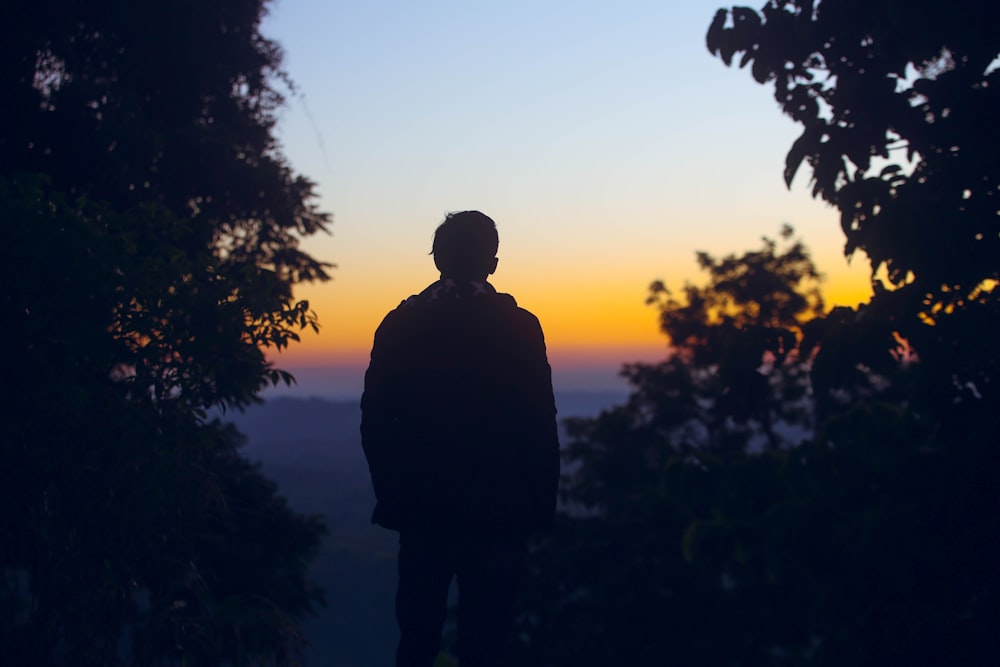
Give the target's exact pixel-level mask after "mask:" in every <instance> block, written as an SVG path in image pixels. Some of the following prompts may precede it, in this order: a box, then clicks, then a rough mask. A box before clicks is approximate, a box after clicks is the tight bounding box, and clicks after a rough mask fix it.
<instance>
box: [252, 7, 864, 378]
mask: <svg viewBox="0 0 1000 667" xmlns="http://www.w3.org/2000/svg"><path fill="white" fill-rule="evenodd" d="M750 4H752V5H754V6H756V4H758V3H750ZM720 6H722V4H721V3H719V2H718V1H717V0H687V1H686V2H677V3H670V2H663V1H662V0H657V1H633V0H620V1H619V2H614V3H611V2H573V3H571V2H567V1H561V2H555V1H552V0H533V1H531V2H528V1H522V0H506V1H505V2H489V3H468V2H457V1H444V0H425V1H423V2H402V1H395V2H390V1H385V0H339V1H336V2H327V1H325V0H276V1H275V2H274V3H273V4H272V6H271V13H270V16H269V17H268V18H267V20H266V21H265V23H264V25H263V32H264V34H265V35H267V36H269V37H271V38H273V39H275V40H277V41H278V42H279V43H280V44H281V45H282V47H283V48H284V51H285V67H286V69H287V71H288V72H289V74H290V75H291V77H292V79H293V80H294V81H295V83H296V85H297V93H296V94H294V95H289V96H288V104H287V106H286V108H285V109H284V110H283V112H282V113H281V117H280V123H279V127H278V136H279V138H280V140H281V142H282V144H283V147H284V151H285V154H286V155H287V156H288V158H289V160H290V161H291V163H292V165H293V167H294V168H295V170H296V171H298V172H300V173H302V174H304V175H306V176H307V177H309V178H310V179H312V180H314V181H315V182H316V183H317V184H318V188H317V189H318V192H319V193H320V195H321V199H320V203H321V206H322V208H323V209H324V210H327V211H329V212H331V213H332V214H333V216H334V219H333V224H332V227H331V231H332V234H331V235H329V236H325V235H324V236H320V237H313V238H310V239H308V240H307V241H306V242H305V247H306V248H307V249H308V250H309V251H310V252H311V253H312V254H314V255H315V256H317V257H318V258H320V259H323V260H326V261H329V262H332V263H334V264H336V265H337V266H338V268H336V269H335V270H334V271H333V276H334V279H333V280H332V281H331V282H328V283H325V284H322V285H315V286H304V287H302V288H300V289H299V290H298V291H297V295H298V296H299V297H301V298H307V299H309V301H310V303H311V305H312V307H313V308H314V309H315V310H316V311H317V313H318V314H319V316H320V322H321V326H322V329H321V332H320V334H319V335H313V334H308V333H307V334H305V335H304V337H303V342H302V343H301V344H299V345H297V346H295V347H293V348H292V349H291V350H289V351H287V352H285V353H283V354H281V355H279V356H277V357H275V360H276V362H277V364H278V365H279V366H280V367H283V368H287V369H289V370H292V371H293V372H295V373H296V375H297V376H298V378H299V381H300V387H299V389H298V391H300V392H305V393H314V394H322V393H347V394H349V393H351V392H353V391H356V390H358V389H359V388H360V384H361V373H362V371H363V368H364V365H365V364H366V362H367V355H368V351H369V348H370V345H371V340H372V334H373V332H374V330H375V328H376V326H377V325H378V323H379V321H380V320H381V318H382V317H383V316H384V315H385V313H386V312H387V311H388V310H389V309H391V308H393V307H395V306H396V305H397V304H398V303H399V301H400V300H401V299H403V298H404V297H406V296H408V295H410V294H413V293H415V292H418V291H420V290H421V289H423V287H424V286H426V285H427V284H428V283H430V282H432V281H433V280H435V279H436V278H437V274H436V272H435V270H434V265H433V262H432V259H431V258H430V257H429V256H428V252H429V250H430V243H431V236H432V234H433V231H434V228H435V227H436V226H437V224H438V223H439V222H440V221H441V219H442V218H443V216H444V214H445V213H447V212H448V211H457V210H463V209H478V210H481V211H483V212H484V213H486V214H487V215H489V216H491V217H492V218H493V219H494V220H496V222H497V226H498V229H499V232H500V251H499V257H500V264H499V268H498V270H497V273H496V275H495V276H494V277H493V279H492V282H493V284H494V285H495V286H496V287H497V288H498V289H499V290H501V291H506V292H510V293H512V294H513V295H514V296H515V297H516V298H517V300H518V302H519V303H520V304H521V305H522V306H524V307H526V308H528V309H529V310H532V311H533V312H534V313H535V314H536V315H538V317H539V319H540V320H541V322H542V325H543V327H544V329H545V333H546V340H547V343H548V348H549V354H550V360H551V362H552V365H553V372H554V378H555V382H556V385H557V388H560V389H563V390H565V389H573V388H581V389H595V388H602V387H607V386H610V385H612V384H615V382H616V381H615V372H616V369H617V368H618V367H619V366H620V365H621V364H622V362H626V361H637V360H645V361H651V360H655V359H658V358H660V357H662V355H663V351H664V339H663V337H662V335H661V334H659V332H658V330H657V325H656V312H655V310H654V309H652V308H650V307H649V306H646V305H644V299H645V296H646V290H647V286H648V285H649V283H650V282H651V281H652V280H654V279H663V280H665V281H666V282H667V285H668V287H678V288H679V287H681V286H682V285H683V284H684V282H685V281H691V282H698V281H699V280H700V279H701V276H700V275H699V273H698V271H697V269H696V265H695V262H694V253H695V251H697V250H705V251H708V252H710V253H713V254H718V255H721V254H728V253H734V252H735V253H740V252H743V251H745V250H749V249H752V248H756V247H758V246H759V244H760V237H761V236H763V235H769V236H772V237H773V236H775V235H776V234H777V232H778V229H779V228H780V226H781V225H782V223H786V222H787V223H790V224H792V225H793V226H794V227H795V229H796V231H797V232H798V234H799V235H800V236H801V237H802V238H803V240H804V241H805V242H806V244H807V245H808V246H809V247H810V248H811V249H812V251H813V253H814V257H815V259H816V261H817V263H818V265H819V267H820V270H821V271H823V272H824V274H825V275H826V277H827V281H826V290H825V291H826V295H827V299H828V301H830V302H831V303H832V304H846V305H856V304H857V303H858V302H860V301H863V300H865V299H866V298H867V295H868V293H869V288H868V272H867V263H866V261H865V259H864V257H861V256H857V257H855V258H854V260H853V262H852V263H851V264H850V265H849V264H848V262H847V260H846V259H845V258H844V257H843V252H842V249H843V244H844V237H843V234H842V233H841V231H840V228H839V222H838V216H837V213H836V211H835V210H834V209H832V208H830V207H829V206H827V205H825V204H823V203H822V202H820V201H816V200H813V199H812V198H811V197H810V195H809V190H808V176H809V173H808V170H806V169H803V171H802V172H800V174H799V177H798V179H797V180H796V182H795V184H794V186H793V188H792V190H791V191H789V190H788V189H786V188H785V185H784V182H783V181H782V170H783V167H784V156H785V153H786V152H787V150H788V147H789V146H790V144H791V142H792V141H793V140H794V139H795V137H796V136H797V134H798V133H797V127H796V126H795V124H794V123H792V121H791V120H789V119H788V118H786V117H784V116H783V115H782V114H781V112H780V111H779V109H778V106H777V103H776V102H775V101H774V100H773V98H772V97H771V95H772V91H771V89H770V88H767V87H764V86H760V85H757V84H756V83H754V81H753V79H752V77H751V76H750V74H749V72H746V71H743V70H740V69H737V68H727V67H725V65H724V64H723V63H722V62H721V61H720V60H718V59H717V58H713V57H712V56H711V55H710V54H709V53H708V51H707V49H706V48H705V32H706V31H707V29H708V25H709V23H710V22H711V20H712V17H713V15H714V13H715V11H716V9H718V8H719V7H720Z"/></svg>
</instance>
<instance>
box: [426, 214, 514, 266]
mask: <svg viewBox="0 0 1000 667" xmlns="http://www.w3.org/2000/svg"><path fill="white" fill-rule="evenodd" d="M499 246H500V237H499V236H498V235H497V225H496V223H495V222H493V219H492V218H490V217H489V216H487V215H484V214H482V213H480V212H479V211H459V212H457V213H449V214H448V215H447V216H445V219H444V222H442V223H441V224H440V225H438V228H437V229H436V230H435V231H434V243H433V245H432V246H431V254H432V255H434V264H435V265H436V266H437V268H438V270H439V271H441V275H443V276H444V277H446V278H460V279H465V280H469V279H480V278H483V277H484V276H487V275H489V274H490V272H491V271H492V270H493V268H494V264H493V258H494V257H496V255H497V248H498V247H499Z"/></svg>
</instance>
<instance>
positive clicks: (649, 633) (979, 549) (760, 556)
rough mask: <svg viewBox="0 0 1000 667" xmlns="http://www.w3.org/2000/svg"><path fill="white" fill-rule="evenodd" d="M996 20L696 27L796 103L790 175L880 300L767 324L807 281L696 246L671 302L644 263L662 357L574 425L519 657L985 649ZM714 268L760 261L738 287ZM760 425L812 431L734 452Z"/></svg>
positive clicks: (989, 595) (858, 5)
mask: <svg viewBox="0 0 1000 667" xmlns="http://www.w3.org/2000/svg"><path fill="white" fill-rule="evenodd" d="M996 18H997V16H996V9H994V8H993V7H992V6H987V5H984V4H982V3H972V2H960V3H957V4H952V5H949V6H948V7H946V8H945V7H943V6H941V5H940V3H930V2H917V3H905V4H902V3H894V2H887V3H886V2H883V3H864V2H857V1H855V0H823V1H822V2H811V1H796V0H772V1H771V2H768V3H767V4H766V5H765V6H764V7H763V8H762V9H761V10H760V11H759V12H755V11H753V10H751V9H748V8H744V7H737V8H734V9H732V10H728V11H727V10H720V11H719V13H718V14H717V15H716V18H715V20H714V21H713V23H712V25H711V27H710V29H709V32H708V36H707V41H708V47H709V49H710V50H711V51H712V52H713V53H715V54H717V55H719V56H720V57H721V58H722V59H723V61H724V62H725V63H726V64H727V65H728V64H730V63H732V62H733V59H734V57H736V56H740V54H742V55H741V56H740V64H741V65H742V66H746V65H751V63H752V65H751V72H752V74H753V76H754V77H755V79H756V80H757V81H759V82H760V83H772V82H773V83H774V85H775V96H776V99H777V101H778V103H779V104H780V105H781V108H782V109H783V110H784V111H785V112H786V113H787V114H788V115H790V116H791V117H792V118H793V119H794V120H796V121H797V122H799V123H801V124H802V125H803V133H802V135H801V137H800V138H799V139H798V140H797V141H796V142H795V143H794V144H793V145H792V147H791V149H790V151H789V154H788V161H787V168H786V171H785V180H786V182H787V183H788V184H789V185H791V182H792V180H793V178H794V177H795V174H796V172H797V170H798V169H799V167H800V165H801V163H802V162H806V163H807V164H808V165H809V166H810V168H811V170H812V185H813V193H814V195H816V196H819V197H821V198H823V199H825V200H826V201H828V202H829V203H831V204H833V205H834V206H836V207H837V208H839V210H840V212H841V223H842V226H843V229H844V232H845V234H846V235H847V245H846V252H847V254H848V255H850V254H852V253H854V252H855V251H858V250H860V251H861V252H862V253H864V254H865V255H867V256H868V258H869V259H870V261H871V265H872V276H873V289H874V292H875V294H874V296H873V298H872V299H871V301H870V302H869V303H868V304H865V305H863V306H860V307H859V308H857V309H849V308H835V309H834V310H833V311H832V312H830V313H827V314H825V315H821V311H820V308H821V307H817V308H816V309H814V310H811V311H809V312H808V313H803V315H804V316H803V317H801V318H800V317H794V316H792V317H789V316H785V317H781V318H777V319H775V320H773V324H772V323H771V322H770V321H769V320H768V319H767V318H763V319H761V317H760V316H759V314H758V313H757V312H756V311H755V308H758V307H759V306H760V304H769V305H768V306H767V307H768V308H774V303H779V302H783V301H784V302H788V303H795V301H788V295H789V294H793V293H796V292H799V293H801V285H800V284H798V283H796V282H795V281H794V280H790V279H789V277H788V276H789V275H792V274H788V273H783V272H782V271H781V270H780V267H778V266H777V265H776V264H774V263H771V264H769V263H767V262H761V261H760V258H759V256H758V255H755V254H754V253H748V254H746V255H744V256H743V257H740V258H732V262H731V263H727V262H718V261H715V260H712V259H711V258H707V259H702V262H701V263H702V267H703V268H705V269H708V270H710V272H711V276H712V277H711V280H710V281H709V285H708V286H707V287H706V288H705V289H694V288H691V287H688V288H687V298H686V299H685V300H684V301H683V302H677V301H674V300H673V298H672V295H671V294H670V293H669V292H667V291H666V290H665V288H664V287H663V286H662V285H656V284H654V289H653V295H652V297H653V301H654V302H656V303H658V304H659V305H660V307H661V309H662V312H663V317H662V322H663V325H664V331H665V333H667V335H668V337H669V338H670V341H671V348H670V355H669V356H668V358H667V360H666V361H665V362H663V363H661V364H656V365H649V364H642V365H635V366H631V367H626V369H625V374H626V377H627V378H628V380H629V382H630V383H631V385H632V392H631V395H630V396H629V399H628V401H627V402H626V403H625V404H624V405H621V406H617V407H613V408H610V409H608V410H606V411H604V412H603V413H601V415H600V416H598V417H597V418H595V419H590V420H577V421H573V422H570V423H569V424H568V425H567V426H568V429H569V432H570V443H569V446H568V452H567V453H568V459H569V461H568V463H569V465H568V466H567V469H568V471H569V473H570V474H569V476H568V479H567V483H566V486H565V492H566V501H567V502H566V504H565V506H564V510H565V511H564V516H563V518H562V527H561V531H560V532H558V533H556V534H555V535H553V536H550V537H549V538H548V539H546V540H544V541H543V542H542V543H541V544H540V546H539V548H538V552H537V554H536V558H535V560H534V569H533V578H532V585H533V586H534V587H535V588H534V590H533V591H532V595H533V597H531V598H529V599H527V600H526V602H525V605H526V606H525V609H526V612H525V614H523V615H522V617H521V626H522V628H521V629H522V639H523V641H524V645H525V647H526V648H527V650H526V651H525V653H524V656H523V657H524V660H525V662H524V664H537V665H554V664H561V661H560V659H559V657H558V656H559V650H560V649H561V648H563V647H565V646H567V645H572V647H573V648H572V651H573V658H572V662H573V663H574V664H580V665H588V664H594V665H597V664H608V663H610V662H616V663H626V664H628V663H635V664H659V663H669V662H676V663H679V664H704V665H824V666H825V665H843V664H851V665H883V664H894V665H896V664H898V665H908V664H951V663H955V664H987V663H988V662H989V661H990V660H991V659H992V658H993V656H994V655H995V653H996V640H995V639H994V635H995V632H994V628H995V627H996V624H997V623H998V622H1000V603H998V598H997V595H996V591H997V590H998V586H1000V575H998V572H997V569H996V567H995V563H996V562H997V560H998V558H1000V540H998V539H997V536H998V535H1000V527H998V524H997V520H996V516H995V512H993V511H992V508H993V507H995V506H997V505H998V504H1000V497H998V488H1000V485H998V484H997V480H998V479H1000V467H998V466H1000V458H998V457H997V456H996V451H997V447H998V445H1000V436H998V433H1000V417H998V415H997V412H996V410H995V406H996V405H997V404H998V399H1000V397H998V395H997V393H996V392H997V383H996V377H997V371H998V366H997V364H998V354H997V351H996V346H995V342H994V341H993V339H994V338H995V336H994V335H993V332H995V331H996V330H997V326H998V325H1000V299H998V298H997V297H998V296H1000V292H998V291H997V289H996V286H997V280H998V277H1000V276H998V264H997V258H998V257H1000V253H998V252H997V250H998V244H1000V234H998V231H1000V230H998V227H997V224H998V219H1000V218H998V216H997V209H998V206H997V203H996V198H997V196H998V195H997V192H998V189H1000V180H998V171H997V152H996V150H995V146H996V144H997V126H996V123H995V120H994V119H993V115H995V114H994V111H993V110H994V109H995V108H996V107H997V100H996V95H997V87H998V85H1000V80H998V79H997V76H998V75H997V73H996V72H997V57H998V54H1000V48H998V46H1000V45H998V42H997V39H996V31H995V30H993V25H994V24H995V23H996ZM765 250H766V247H765ZM765 254H766V253H765ZM779 257H781V256H780V255H775V258H776V259H777V258H779ZM722 266H728V273H731V274H732V275H739V271H747V272H748V273H753V269H754V267H756V270H758V271H760V273H759V274H757V276H756V279H755V280H753V281H750V280H744V281H737V282H733V281H731V280H728V279H726V278H725V276H726V275H728V274H727V272H721V271H720V272H718V273H717V272H716V271H717V270H718V269H719V268H720V267H722ZM803 275H808V273H804V274H803ZM735 286H739V287H740V289H743V288H744V287H746V291H744V292H741V291H739V290H737V289H736V288H735ZM738 294H742V295H743V296H740V297H737V295H738ZM803 296H804V295H803ZM804 302H805V303H808V302H809V300H808V299H804ZM762 353H763V355H764V356H763V357H762ZM788 369H795V371H796V373H795V375H794V380H793V381H791V382H789V381H787V380H784V379H781V380H779V379H777V378H780V377H781V376H780V373H781V372H782V371H786V370H788ZM754 373H756V375H754ZM776 373H777V375H776ZM765 378H768V379H765ZM785 386H791V387H794V388H796V390H795V391H792V392H789V393H781V392H780V391H777V389H779V388H781V387H785ZM789 408H792V409H791V410H790V411H789ZM796 416H798V419H796ZM768 418H770V420H771V421H770V422H768ZM778 423H784V424H786V425H793V426H799V427H800V428H802V429H804V431H805V434H806V435H807V436H808V437H806V438H805V439H804V440H802V442H800V443H798V444H794V446H790V445H793V443H791V442H782V441H780V440H778V441H777V442H774V441H772V440H770V439H769V438H766V437H765V439H764V440H763V441H762V443H763V445H764V446H760V447H756V448H754V447H750V446H748V445H751V444H752V443H754V438H757V439H758V440H759V439H760V437H761V434H767V433H768V432H781V431H780V430H779V429H778V428H777V426H776V424H778ZM785 432H786V433H787V431H785ZM758 450H759V451H758Z"/></svg>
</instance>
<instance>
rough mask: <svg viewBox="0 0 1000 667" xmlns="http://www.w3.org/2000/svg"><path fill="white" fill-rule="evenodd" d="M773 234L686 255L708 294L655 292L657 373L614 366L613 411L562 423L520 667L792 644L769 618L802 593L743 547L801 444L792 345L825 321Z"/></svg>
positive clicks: (803, 263) (813, 293) (801, 371)
mask: <svg viewBox="0 0 1000 667" xmlns="http://www.w3.org/2000/svg"><path fill="white" fill-rule="evenodd" d="M781 236H782V241H783V243H782V245H781V246H779V244H778V243H776V242H775V241H773V240H771V239H768V238H765V239H764V240H763V246H762V248H761V249H760V250H757V251H751V252H747V253H744V254H743V255H741V256H736V255H729V256H726V257H723V258H721V259H717V258H714V257H712V256H711V255H708V254H707V253H698V262H699V265H700V267H701V268H702V270H703V271H705V272H706V273H707V274H708V281H707V283H706V284H704V285H700V286H698V285H693V284H687V285H686V286H685V288H684V290H683V297H681V298H675V297H674V295H673V294H672V293H671V292H670V290H668V289H667V287H666V286H665V285H664V284H663V283H661V282H655V283H653V284H652V286H651V288H650V302H651V303H654V304H657V305H658V307H659V309H660V315H661V327H662V329H663V331H664V333H665V334H666V335H667V337H668V339H669V341H670V347H669V354H668V357H667V359H666V360H665V361H663V362H661V363H658V364H633V365H630V366H626V367H625V369H624V371H623V374H624V376H625V377H626V378H627V380H628V382H629V384H630V385H631V389H632V390H631V393H630V395H629V397H628V400H627V401H626V403H625V404H623V405H620V406H615V407H612V408H609V409H607V410H605V411H603V412H602V413H601V414H600V415H599V416H598V417H596V418H588V419H570V420H567V421H566V422H565V426H566V430H567V433H568V436H569V441H568V443H566V445H565V449H564V459H565V470H567V471H568V472H567V474H566V475H565V477H564V480H563V494H564V497H563V500H564V505H563V513H562V516H561V517H560V523H559V529H558V530H557V531H556V533H555V534H554V536H552V537H551V538H550V539H547V540H546V541H545V542H544V543H543V544H542V545H541V546H540V547H539V549H538V551H537V552H536V553H535V555H534V559H533V570H532V579H531V586H529V587H528V588H529V590H531V591H532V592H533V593H534V595H533V597H532V598H531V599H530V600H528V601H526V602H525V609H526V610H527V611H526V612H525V614H524V615H523V616H522V617H521V624H522V628H521V629H522V637H523V638H524V642H525V647H526V650H525V653H524V655H523V656H522V661H523V664H526V665H554V664H565V662H567V661H568V662H572V663H573V664H581V665H591V664H593V665H599V664H612V663H615V664H617V663H621V664H655V663H660V662H671V661H673V662H678V663H680V664H707V665H713V664H717V665H722V664H758V663H759V664H765V662H766V661H767V660H769V658H768V650H769V649H770V648H771V647H773V646H788V645H792V644H795V642H798V641H799V639H800V635H801V626H799V625H788V626H787V627H783V626H780V625H776V624H774V623H772V622H771V620H772V619H773V616H771V614H778V613H787V610H786V608H785V606H784V605H786V604H790V603H791V601H792V600H795V601H801V600H802V598H803V597H804V596H805V595H806V594H807V593H806V589H804V588H803V589H800V590H799V591H797V592H791V594H788V593H789V592H790V591H789V590H786V589H785V588H784V587H783V586H782V585H781V584H784V583H785V582H784V581H781V582H780V583H779V582H776V581H768V580H767V579H766V577H762V576H758V575H759V570H758V568H757V566H758V565H759V564H760V562H762V561H764V560H765V559H766V557H767V554H768V553H769V549H770V547H771V546H773V544H765V543H763V541H761V543H760V544H758V543H755V540H756V539H757V538H758V536H759V535H760V534H761V533H763V532H767V530H768V529H769V528H770V526H767V525H766V523H765V522H761V521H760V520H759V519H760V516H761V515H762V514H767V513H768V512H770V511H772V510H773V509H774V508H775V507H776V505H777V504H778V503H779V500H780V498H781V494H782V490H783V486H784V485H785V484H786V483H787V479H788V474H789V473H788V471H789V468H790V467H792V466H791V464H790V463H789V462H790V460H791V457H792V456H793V455H792V454H791V452H793V451H795V450H796V447H797V445H798V444H799V442H800V441H802V440H803V439H805V438H807V437H808V436H809V435H811V433H812V429H813V424H812V419H811V417H812V415H811V410H810V404H809V400H808V399H809V385H808V376H807V373H806V371H807V366H808V359H806V358H803V357H801V356H800V355H799V353H798V343H799V341H800V340H801V337H802V328H803V327H804V326H805V325H807V324H808V323H809V322H810V321H812V320H813V319H814V318H816V317H818V316H820V315H821V314H822V312H823V302H822V298H821V296H820V291H819V285H820V280H821V276H820V275H819V273H818V272H817V270H816V267H815V265H814V264H813V262H812V259H811V257H810V255H809V252H808V250H807V249H806V248H805V246H804V245H803V244H802V243H801V242H799V241H796V240H793V239H792V230H791V229H790V228H789V227H785V228H784V229H783V230H782V233H781ZM795 518H796V519H797V520H798V519H800V518H801V517H799V516H798V515H795ZM768 564H770V563H768ZM782 593H785V594H784V595H783V594H782Z"/></svg>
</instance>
